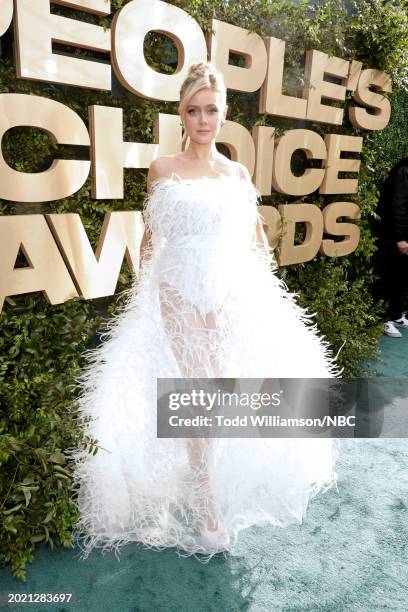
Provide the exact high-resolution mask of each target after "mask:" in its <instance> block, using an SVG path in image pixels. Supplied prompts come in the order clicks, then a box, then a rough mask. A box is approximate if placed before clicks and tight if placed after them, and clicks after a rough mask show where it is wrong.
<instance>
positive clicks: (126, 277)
mask: <svg viewBox="0 0 408 612" xmlns="http://www.w3.org/2000/svg"><path fill="white" fill-rule="evenodd" d="M124 4H126V0H113V1H112V13H114V12H115V11H116V10H117V9H118V8H120V7H121V6H123V5H124ZM173 4H177V5H178V6H180V7H181V8H184V9H185V10H186V11H187V12H188V13H190V14H191V15H192V16H193V17H194V18H195V19H196V20H197V21H198V22H199V23H200V25H201V27H202V29H203V30H206V29H207V28H208V26H207V24H208V20H209V18H210V17H211V16H214V17H215V18H217V19H220V20H222V21H226V22H229V23H234V24H236V25H239V26H242V27H245V28H248V29H250V30H254V31H256V32H258V33H259V34H261V35H272V36H276V37H278V38H284V39H285V40H286V41H287V60H286V63H287V66H286V78H287V80H288V83H289V84H290V85H288V88H287V91H286V93H292V92H293V91H294V90H296V88H298V87H299V86H301V85H302V74H303V73H302V69H301V64H302V60H303V52H304V50H306V49H308V48H314V49H320V50H322V51H325V52H327V53H329V54H333V55H337V56H339V57H342V58H345V59H360V60H361V61H362V62H363V64H364V67H373V68H381V69H383V70H385V71H386V72H388V73H389V74H390V75H391V76H392V78H393V83H394V92H393V94H392V97H391V99H392V107H393V112H392V119H391V122H390V124H389V125H388V127H387V128H386V129H385V130H384V131H382V132H379V133H373V132H359V131H358V130H355V129H353V128H352V127H351V126H350V125H349V124H347V120H346V122H345V124H344V125H343V126H337V127H336V126H324V125H319V124H309V123H308V124H307V125H306V127H307V128H309V129H312V130H315V131H317V132H318V133H321V134H324V133H327V132H338V133H350V134H362V135H363V137H364V149H363V154H362V156H361V158H362V170H361V173H360V181H359V184H360V188H359V193H358V194H357V195H353V196H352V197H351V198H350V199H352V200H353V201H356V202H357V203H358V204H359V205H360V206H361V209H362V220H361V230H362V235H361V242H360V245H359V248H358V249H357V251H356V252H355V253H354V254H353V255H351V256H349V257H347V258H339V259H330V258H326V257H322V256H317V257H316V258H315V259H314V260H313V261H312V262H308V263H306V264H299V265H295V266H290V267H287V268H283V269H281V270H280V272H279V273H280V275H281V276H282V278H284V280H285V281H286V282H287V284H288V285H289V287H290V289H292V290H294V291H296V292H298V293H299V294H300V300H301V303H302V304H303V305H305V306H308V307H309V308H310V310H311V311H312V312H314V311H317V312H318V316H317V318H316V322H317V323H318V325H319V327H320V329H321V331H322V332H323V333H324V334H325V335H326V336H327V338H328V339H329V340H330V342H331V343H332V344H333V347H334V349H335V350H336V351H337V350H338V349H339V347H340V346H341V344H342V343H343V341H344V339H346V345H345V346H344V348H343V350H342V352H341V354H340V364H341V365H342V366H344V374H345V375H355V374H359V373H361V365H360V364H361V362H362V361H363V360H367V359H368V358H370V357H374V356H375V355H376V351H377V339H378V336H379V334H380V333H381V328H380V325H379V314H380V307H379V305H378V304H375V303H374V301H373V298H372V297H371V293H370V288H371V285H372V281H373V271H372V264H371V261H372V255H373V252H374V250H375V244H374V236H373V235H372V230H371V225H370V224H371V221H372V219H373V218H374V217H375V206H376V201H377V197H378V190H379V187H380V185H381V182H382V180H383V179H384V178H385V176H386V173H387V171H388V169H389V168H390V166H391V165H392V164H393V163H394V162H395V161H397V160H398V159H400V158H401V157H403V156H405V155H407V154H408V142H407V136H406V128H405V123H406V117H407V105H408V96H407V92H406V91H405V90H404V89H403V83H404V77H406V62H405V63H404V58H406V57H407V38H406V30H407V18H406V15H405V12H404V9H403V4H404V2H403V0H401V1H399V0H398V1H388V2H387V1H386V2H383V1H381V0H372V1H370V2H368V1H360V2H358V3H357V11H356V10H355V8H354V10H353V8H352V7H351V9H350V6H349V7H348V10H346V8H345V7H344V6H343V4H342V3H341V2H340V1H339V0H318V1H316V2H314V3H312V2H300V3H299V4H295V3H293V4H292V3H290V2H273V1H265V0H263V1H261V0H248V1H247V2H245V3H242V4H241V3H239V2H230V3H224V2H223V1H222V0H210V1H208V0H207V1H203V0H191V1H190V2H173ZM349 4H350V3H349ZM54 10H55V11H58V12H60V13H61V14H65V15H66V14H72V11H70V10H68V9H62V8H59V9H58V8H57V7H54ZM353 11H354V12H353ZM77 17H78V19H83V20H84V19H86V20H88V21H93V22H95V23H106V24H107V25H109V20H108V19H104V18H99V17H93V16H91V15H86V14H84V13H78V14H77ZM167 43H168V41H167V40H166V39H165V37H163V36H162V35H161V34H159V33H151V34H150V35H149V36H148V37H147V39H146V41H145V54H146V56H147V57H148V59H149V63H150V64H151V65H152V66H153V67H155V68H156V69H158V70H161V71H164V72H165V71H167V72H173V71H174V69H175V63H174V62H175V58H176V55H175V49H174V48H172V47H171V46H170V47H169V46H168V44H167ZM11 49H12V32H11V31H9V32H8V33H7V34H6V35H5V36H4V37H3V39H2V51H3V59H2V61H1V63H0V93H5V92H13V93H30V94H37V95H41V96H46V97H52V98H53V99H55V100H58V101H60V102H62V103H63V104H66V105H67V106H69V107H70V108H72V109H73V110H74V111H75V112H76V113H78V115H80V116H81V117H82V119H83V120H84V121H85V122H86V123H87V121H88V119H87V117H88V106H89V105H91V104H102V105H107V106H118V107H121V108H123V109H124V121H125V139H126V140H132V141H139V142H143V141H144V142H149V141H151V139H152V123H153V121H152V119H153V114H154V113H156V112H158V111H163V112H167V113H174V114H175V113H176V107H177V104H175V103H160V102H152V101H148V100H143V99H139V98H137V97H135V96H132V95H131V94H130V93H129V92H126V91H125V90H123V89H121V88H120V86H119V85H117V84H116V85H115V90H114V93H113V94H112V95H111V94H110V93H99V92H93V91H88V90H81V89H75V88H65V87H63V86H54V85H48V84H39V83H35V82H30V81H23V80H18V79H16V78H15V68H14V62H13V61H12V58H11ZM79 54H80V53H79ZM163 58H164V59H163ZM163 61H164V62H165V63H163ZM348 102H349V100H348V101H347V103H348ZM228 103H229V107H230V108H229V118H230V119H232V120H234V121H238V122H240V123H242V124H244V125H245V126H246V127H247V128H249V129H250V128H251V127H252V126H253V125H254V124H256V123H258V124H262V125H273V126H275V127H276V129H277V132H278V133H279V132H281V131H283V130H284V129H290V128H293V127H296V126H297V125H298V124H297V123H296V122H295V121H290V120H286V119H283V118H278V117H269V116H263V115H259V114H258V111H257V108H258V94H257V93H255V94H251V95H245V96H243V95H241V94H239V93H235V92H230V93H229V95H228ZM345 116H347V113H346V114H345ZM2 147H3V154H4V156H5V158H6V160H7V161H8V163H9V164H10V165H11V166H12V167H14V168H16V169H20V170H23V171H40V170H42V169H45V168H46V167H48V166H49V164H50V162H51V161H52V160H53V158H54V156H55V146H54V145H53V143H52V142H51V141H50V139H49V138H48V136H47V135H46V134H45V133H44V132H41V131H39V130H36V129H29V128H19V129H14V130H13V131H12V132H10V133H9V134H7V135H6V137H5V138H4V139H3V143H2ZM58 157H60V158H64V157H66V158H70V157H72V148H70V147H64V146H60V147H58ZM145 181H146V172H145V171H141V170H140V171H136V170H127V171H125V198H124V199H123V200H117V201H111V200H109V201H106V202H104V201H96V200H92V199H91V196H90V181H88V182H87V183H86V185H85V186H84V187H83V188H82V189H81V190H80V191H79V192H77V193H76V194H75V195H73V196H72V197H70V198H67V199H65V200H60V201H58V202H49V203H45V204H35V205H34V204H32V205H28V204H18V203H15V204H13V203H10V202H6V201H2V200H0V214H6V215H10V214H22V213H28V212H30V213H41V212H53V213H55V212H57V213H62V212H76V213H79V214H80V215H81V218H82V221H83V223H84V226H85V228H86V231H87V233H88V236H89V239H90V241H91V243H92V245H93V247H94V248H95V247H96V244H97V241H98V236H99V232H100V229H101V225H102V220H103V216H104V212H105V211H108V210H126V209H132V210H134V209H135V207H137V208H139V209H140V208H141V204H142V202H143V198H144V196H145ZM336 199H338V197H336V198H334V197H333V196H328V197H325V198H323V197H321V196H320V197H319V196H316V195H315V194H314V195H313V196H309V197H308V198H307V201H308V202H313V203H315V204H318V205H319V206H323V205H325V204H327V203H329V202H330V201H335V200H336ZM342 199H344V198H343V197H342ZM302 200H304V198H303V199H301V200H299V201H302ZM289 201H290V202H294V201H297V200H295V199H294V198H289V199H288V198H284V197H283V196H280V195H279V196H275V197H273V198H270V199H269V198H265V201H264V203H265V204H277V203H280V202H289ZM130 282H131V274H130V272H129V270H128V268H127V266H126V264H124V265H123V268H122V271H121V275H120V279H119V283H118V287H117V292H116V296H115V297H113V298H105V299H100V300H93V301H85V300H83V299H80V298H76V299H73V300H70V301H68V302H66V303H65V304H62V305H58V306H50V305H49V304H48V303H47V302H46V301H45V299H44V298H43V297H42V295H41V294H38V293H32V294H29V295H24V296H18V297H15V298H12V299H7V302H6V304H5V307H4V310H3V312H2V314H1V318H0V321H1V327H2V333H1V336H0V402H1V412H0V465H1V474H0V561H1V562H2V563H11V566H12V570H13V573H14V575H15V576H17V577H18V578H21V579H23V580H24V579H25V578H26V565H27V563H28V562H30V561H31V560H32V559H33V554H34V551H35V547H36V545H37V544H38V543H39V542H48V544H49V545H50V546H53V545H54V544H57V545H62V546H66V547H70V546H72V539H71V526H72V524H73V522H74V520H75V518H76V513H75V509H74V506H73V504H72V502H71V501H70V495H71V476H70V468H69V466H67V465H65V462H64V457H63V455H62V451H63V449H64V448H66V447H68V446H72V445H76V444H81V443H84V444H89V446H90V447H91V446H92V443H93V441H89V440H84V439H83V434H82V432H81V431H79V430H78V428H77V425H76V424H75V419H74V416H75V388H74V385H73V380H74V379H75V377H76V375H77V374H78V373H79V371H80V369H81V366H83V357H82V353H83V351H84V350H85V349H86V348H87V347H88V346H89V345H90V343H96V342H98V336H97V330H99V331H101V330H103V323H104V321H105V320H107V319H109V317H110V316H111V315H112V314H113V313H114V312H116V311H117V309H118V308H120V305H121V301H120V293H121V291H122V290H124V289H126V288H127V287H128V286H129V283H130Z"/></svg>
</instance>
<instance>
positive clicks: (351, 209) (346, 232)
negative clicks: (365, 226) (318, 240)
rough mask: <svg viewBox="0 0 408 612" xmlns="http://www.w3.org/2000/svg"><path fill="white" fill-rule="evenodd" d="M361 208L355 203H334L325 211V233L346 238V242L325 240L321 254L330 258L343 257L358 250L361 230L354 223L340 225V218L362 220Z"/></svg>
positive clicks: (321, 247)
mask: <svg viewBox="0 0 408 612" xmlns="http://www.w3.org/2000/svg"><path fill="white" fill-rule="evenodd" d="M360 216H361V213H360V208H359V207H358V206H357V204H354V202H333V204H328V205H327V206H326V207H325V208H324V209H323V221H324V231H325V233H327V234H332V235H333V236H344V240H341V241H339V242H335V241H334V240H329V239H326V238H325V239H324V240H323V241H322V244H321V246H320V253H323V254H324V255H328V256H329V257H342V256H343V255H349V254H350V253H353V251H355V250H356V248H357V246H358V241H359V238H360V228H359V227H358V225H355V224H354V223H338V222H337V219H338V217H349V218H350V219H360Z"/></svg>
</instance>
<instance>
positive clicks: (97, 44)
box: [14, 0, 111, 91]
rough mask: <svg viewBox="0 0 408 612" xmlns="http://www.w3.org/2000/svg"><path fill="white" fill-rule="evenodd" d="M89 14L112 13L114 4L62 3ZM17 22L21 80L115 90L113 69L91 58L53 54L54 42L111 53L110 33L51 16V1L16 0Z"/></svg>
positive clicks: (98, 1)
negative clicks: (111, 9) (104, 7)
mask: <svg viewBox="0 0 408 612" xmlns="http://www.w3.org/2000/svg"><path fill="white" fill-rule="evenodd" d="M60 4H67V5H68V6H76V7H78V8H82V9H84V10H85V8H86V9H87V10H88V11H89V12H94V13H101V9H103V6H106V9H105V10H104V11H103V12H104V14H107V15H109V13H110V2H105V3H103V2H101V0H82V1H78V2H75V1H74V0H71V1H70V2H66V3H65V2H62V1H61V2H60ZM15 6H16V15H15V19H14V25H15V39H16V46H17V54H16V55H17V62H16V64H17V77H18V78H20V79H34V80H37V81H46V82H51V83H64V84H66V85H73V86H75V87H90V88H92V89H106V90H108V91H109V90H110V89H111V67H110V65H109V64H102V63H101V62H96V61H92V60H88V59H82V58H78V57H66V56H63V55H57V54H55V53H53V52H52V42H53V41H55V42H59V43H63V44H67V45H73V46H75V47H82V48H84V49H91V50H96V51H107V52H109V51H110V30H106V31H105V30H104V29H103V28H102V27H101V26H97V25H93V24H91V23H85V22H83V21H78V20H76V19H68V18H67V17H61V16H60V15H53V14H51V13H50V0H35V1H34V2H33V0H16V4H15Z"/></svg>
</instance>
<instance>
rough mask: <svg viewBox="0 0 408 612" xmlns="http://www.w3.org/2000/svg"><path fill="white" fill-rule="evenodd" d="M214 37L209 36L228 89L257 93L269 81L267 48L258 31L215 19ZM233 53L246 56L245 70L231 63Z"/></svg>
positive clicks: (215, 60) (213, 57)
mask: <svg viewBox="0 0 408 612" xmlns="http://www.w3.org/2000/svg"><path fill="white" fill-rule="evenodd" d="M211 29H212V30H213V34H210V35H209V36H208V46H209V53H210V59H211V61H212V62H213V63H214V64H215V65H216V66H217V68H218V70H220V71H221V72H222V74H223V77H224V80H225V85H226V87H227V89H235V90H236V91H256V90H257V89H259V88H260V87H261V85H262V83H263V81H264V79H265V75H266V68H267V56H266V48H265V44H264V42H263V40H262V38H261V37H260V36H259V35H258V34H256V33H255V32H249V31H248V30H245V29H244V28H239V27H238V26H235V25H232V24H230V23H224V22H223V21H218V20H217V19H213V20H212V24H211ZM230 51H232V52H234V53H238V54H239V55H242V56H243V58H244V60H245V67H241V66H233V65H231V64H229V63H228V61H229V54H230Z"/></svg>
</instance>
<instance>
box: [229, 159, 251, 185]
mask: <svg viewBox="0 0 408 612" xmlns="http://www.w3.org/2000/svg"><path fill="white" fill-rule="evenodd" d="M233 163H234V164H235V167H236V169H237V172H238V174H239V176H240V177H241V178H245V179H246V180H247V181H251V175H250V174H249V171H248V168H247V167H246V166H244V164H241V163H240V162H233Z"/></svg>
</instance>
